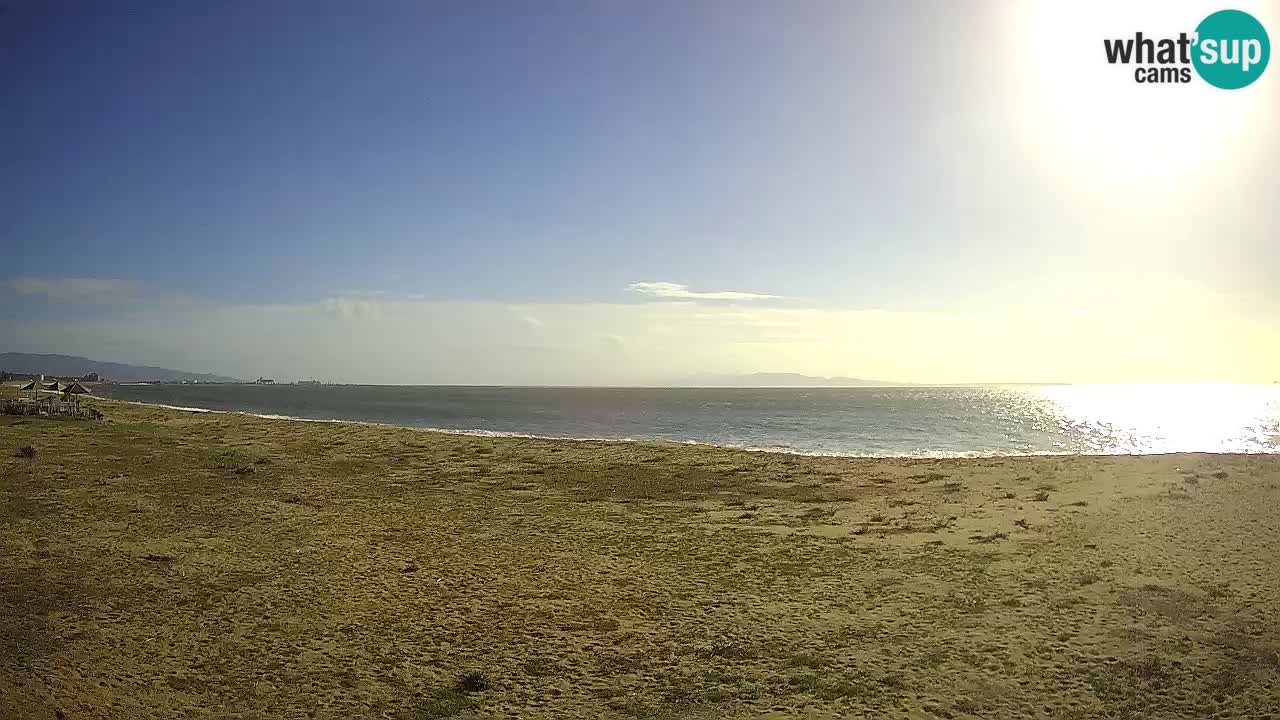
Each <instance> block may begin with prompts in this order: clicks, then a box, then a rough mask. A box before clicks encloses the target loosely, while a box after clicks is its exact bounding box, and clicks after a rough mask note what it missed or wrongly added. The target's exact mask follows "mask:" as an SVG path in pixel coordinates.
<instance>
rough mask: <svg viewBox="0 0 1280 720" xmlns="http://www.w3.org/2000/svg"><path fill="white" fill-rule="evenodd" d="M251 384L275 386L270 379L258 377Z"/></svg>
mask: <svg viewBox="0 0 1280 720" xmlns="http://www.w3.org/2000/svg"><path fill="white" fill-rule="evenodd" d="M253 384H254V385H275V384H276V381H275V380H272V379H271V378H264V377H259V378H258V379H257V380H254V381H253Z"/></svg>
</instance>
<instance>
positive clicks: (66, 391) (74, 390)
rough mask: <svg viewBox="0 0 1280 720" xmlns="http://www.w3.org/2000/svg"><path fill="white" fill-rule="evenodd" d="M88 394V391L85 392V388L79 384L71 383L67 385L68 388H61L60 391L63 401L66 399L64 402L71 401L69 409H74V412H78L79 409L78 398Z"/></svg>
mask: <svg viewBox="0 0 1280 720" xmlns="http://www.w3.org/2000/svg"><path fill="white" fill-rule="evenodd" d="M88 392H89V391H88V390H86V389H85V387H84V386H83V385H81V384H80V383H78V382H73V383H71V384H70V385H68V386H66V387H65V388H63V389H62V397H63V398H64V399H66V400H70V401H71V407H72V408H74V409H76V410H79V409H80V396H81V395H84V394H86V393H88Z"/></svg>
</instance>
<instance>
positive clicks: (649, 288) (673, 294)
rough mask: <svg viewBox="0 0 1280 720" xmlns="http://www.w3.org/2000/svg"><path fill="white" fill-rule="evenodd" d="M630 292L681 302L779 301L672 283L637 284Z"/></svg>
mask: <svg viewBox="0 0 1280 720" xmlns="http://www.w3.org/2000/svg"><path fill="white" fill-rule="evenodd" d="M627 289H628V290H630V291H631V292H635V293H640V294H641V295H650V296H653V297H660V298H668V299H682V300H780V299H781V298H782V296H781V295H766V294H765V293H752V292H740V291H737V290H717V291H714V292H699V291H695V290H690V289H689V286H688V285H682V284H681V283H673V282H637V283H631V284H630V285H628V286H627Z"/></svg>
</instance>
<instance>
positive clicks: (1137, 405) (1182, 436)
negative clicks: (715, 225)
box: [96, 385, 1280, 456]
mask: <svg viewBox="0 0 1280 720" xmlns="http://www.w3.org/2000/svg"><path fill="white" fill-rule="evenodd" d="M96 392H97V393H99V394H101V395H104V396H107V397H111V398H117V399H122V400H132V401H141V402H148V403H159V404H164V405H173V406H179V407H188V408H203V409H210V410H227V411H238V412H248V413H256V414H264V415H279V416H288V417H295V418H307V419H315V420H357V421H363V422H376V423H386V424H392V425H407V426H415V427H426V428H436V429H441V430H450V431H461V432H476V433H494V434H515V435H533V436H546V437H565V438H607V439H619V440H622V439H631V440H676V441H682V442H700V443H710V444H715V445H725V446H731V447H743V448H753V449H767V450H780V451H787V452H797V453H811V454H827V455H874V456H879V455H905V456H954V455H1005V454H1038V453H1160V452H1177V451H1211V452H1250V453H1275V452H1280V385H1262V386H1250V385H1212V386H1210V385H1177V386H1153V385H1050V386H981V387H895V388H789V389H747V388H741V389H739V388H716V389H699V388H671V389H655V388H511V387H423V386H411V387H393V386H329V387H311V386H297V385H275V386H259V385H158V386H157V385H102V386H99V387H98V389H97V390H96Z"/></svg>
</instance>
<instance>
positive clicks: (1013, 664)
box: [0, 402, 1280, 719]
mask: <svg viewBox="0 0 1280 720" xmlns="http://www.w3.org/2000/svg"><path fill="white" fill-rule="evenodd" d="M98 405H99V407H101V408H102V409H103V410H104V411H105V412H106V414H107V417H108V421H107V422H102V423H91V422H83V421H70V420H56V419H48V418H37V417H0V449H2V450H3V454H4V457H2V458H0V717H5V718H67V719H70V718H170V717H172V718H179V717H181V718H231V717H271V718H277V717H278V718H294V717H296V718H350V717H384V718H398V719H407V718H416V719H421V718H447V717H460V718H464V717H522V718H523V717H529V718H597V717H617V718H786V717H797V718H828V717H864V716H868V717H902V718H932V717H943V718H971V717H972V718H1095V717H1117V718H1123V717H1135V718H1136V717H1162V718H1175V717H1185V718H1208V717H1215V718H1222V717H1240V718H1246V717H1247V718H1255V717H1265V716H1267V715H1266V713H1269V712H1274V711H1275V709H1276V708H1280V622H1278V621H1280V592H1277V590H1278V589H1280V522H1277V518H1280V456H1265V455H1255V456H1228V455H1199V454H1185V455H1163V456H1150V457H1057V456H1054V457H1025V458H982V459H965V460H909V459H851V458H824V457H800V456H794V455H785V454H776V453H750V452H742V451H734V450H726V449H718V448H710V447H691V446H684V445H678V444H661V443H607V442H588V441H553V440H535V439H526V438H486V437H472V436H463V435H448V434H442V433H433V432H427V431H421V430H413V429H400V428H389V427H377V426H368V425H356V424H344V423H307V422H291V421H287V420H276V419H267V418H258V417H251V416H244V415H232V414H212V413H191V412H182V411H177V410H171V409H164V408H156V407H147V406H138V405H127V404H123V403H110V402H100V403H98Z"/></svg>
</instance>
